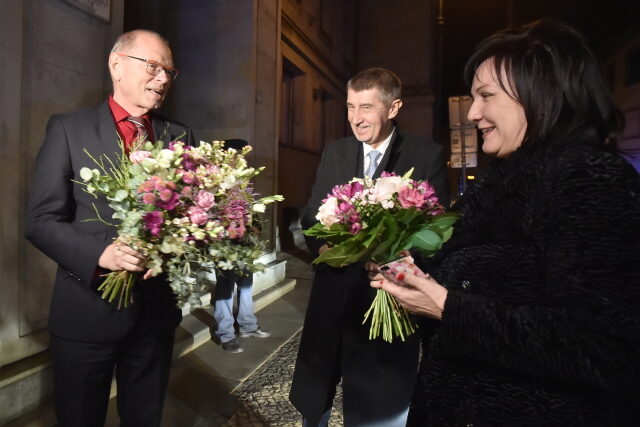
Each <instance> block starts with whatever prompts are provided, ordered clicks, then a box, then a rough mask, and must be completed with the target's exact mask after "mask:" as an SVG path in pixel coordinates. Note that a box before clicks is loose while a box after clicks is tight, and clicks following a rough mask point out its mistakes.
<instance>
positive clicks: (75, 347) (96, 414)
mask: <svg viewBox="0 0 640 427" xmlns="http://www.w3.org/2000/svg"><path fill="white" fill-rule="evenodd" d="M115 353H116V344H94V343H83V342H77V341H70V340H66V339H63V338H59V337H56V336H53V335H52V336H51V356H52V361H53V383H54V386H53V393H54V404H55V410H56V417H57V419H58V426H60V427H94V426H96V427H102V426H104V423H105V418H106V413H107V406H108V404H109V391H110V388H111V379H112V377H113V369H114V366H115Z"/></svg>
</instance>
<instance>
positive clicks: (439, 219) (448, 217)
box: [429, 213, 460, 231]
mask: <svg viewBox="0 0 640 427" xmlns="http://www.w3.org/2000/svg"><path fill="white" fill-rule="evenodd" d="M458 218H460V215H459V214H457V213H445V214H440V215H436V216H435V217H433V219H432V220H431V221H430V224H429V225H430V227H432V228H437V229H440V230H442V231H444V230H446V229H447V228H449V227H451V226H452V225H453V224H455V222H456V221H457V220H458Z"/></svg>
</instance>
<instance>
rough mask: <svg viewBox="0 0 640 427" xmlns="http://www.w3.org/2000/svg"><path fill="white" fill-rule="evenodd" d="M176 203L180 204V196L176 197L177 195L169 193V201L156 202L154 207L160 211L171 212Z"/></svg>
mask: <svg viewBox="0 0 640 427" xmlns="http://www.w3.org/2000/svg"><path fill="white" fill-rule="evenodd" d="M178 203H180V196H178V193H174V192H171V198H170V199H168V200H160V201H158V202H156V206H157V207H159V208H160V209H166V210H168V211H171V210H173V209H175V208H176V206H178Z"/></svg>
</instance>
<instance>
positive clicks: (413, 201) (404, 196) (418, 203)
mask: <svg viewBox="0 0 640 427" xmlns="http://www.w3.org/2000/svg"><path fill="white" fill-rule="evenodd" d="M424 199H425V198H424V195H423V194H422V193H420V191H418V190H416V189H414V188H411V187H405V188H403V189H401V190H400V191H399V192H398V201H399V202H400V205H401V206H402V207H403V208H410V207H416V208H418V209H420V208H421V207H422V205H424V201H425V200H424Z"/></svg>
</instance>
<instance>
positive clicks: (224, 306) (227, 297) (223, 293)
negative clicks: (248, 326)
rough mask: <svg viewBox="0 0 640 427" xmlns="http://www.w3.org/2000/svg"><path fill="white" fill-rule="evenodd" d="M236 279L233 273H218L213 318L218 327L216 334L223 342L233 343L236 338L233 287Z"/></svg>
mask: <svg viewBox="0 0 640 427" xmlns="http://www.w3.org/2000/svg"><path fill="white" fill-rule="evenodd" d="M236 277H237V275H236V274H235V273H233V272H232V271H217V272H216V289H215V292H214V296H213V299H214V306H213V318H214V319H215V320H216V324H217V325H218V327H217V329H216V332H215V334H216V336H217V337H218V338H219V339H220V341H221V342H228V341H231V340H232V339H234V338H235V336H236V334H235V331H234V329H233V323H234V318H233V287H234V285H235V281H236Z"/></svg>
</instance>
